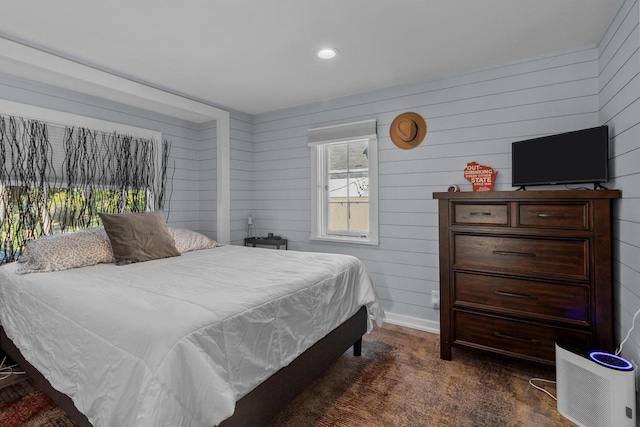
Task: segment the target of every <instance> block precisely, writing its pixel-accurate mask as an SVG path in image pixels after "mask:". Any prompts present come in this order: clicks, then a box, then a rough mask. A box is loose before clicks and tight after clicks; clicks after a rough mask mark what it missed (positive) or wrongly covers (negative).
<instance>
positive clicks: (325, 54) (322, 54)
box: [318, 47, 338, 59]
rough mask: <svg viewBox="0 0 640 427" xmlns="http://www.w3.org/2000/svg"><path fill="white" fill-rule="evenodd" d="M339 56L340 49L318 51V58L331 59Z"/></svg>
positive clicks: (327, 48)
mask: <svg viewBox="0 0 640 427" xmlns="http://www.w3.org/2000/svg"><path fill="white" fill-rule="evenodd" d="M337 54H338V49H336V48H333V47H325V48H322V49H320V50H319V51H318V58H322V59H331V58H334V57H335V56H336V55H337Z"/></svg>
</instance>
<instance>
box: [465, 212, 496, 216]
mask: <svg viewBox="0 0 640 427" xmlns="http://www.w3.org/2000/svg"><path fill="white" fill-rule="evenodd" d="M469 215H471V216H491V212H469Z"/></svg>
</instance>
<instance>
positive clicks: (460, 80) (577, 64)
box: [252, 47, 598, 330]
mask: <svg viewBox="0 0 640 427" xmlns="http://www.w3.org/2000/svg"><path fill="white" fill-rule="evenodd" d="M399 66H400V65H399ZM405 111H415V112H417V113H419V114H421V115H422V116H423V117H424V118H425V120H426V122H427V125H428V132H427V136H426V139H425V141H424V142H423V143H422V145H420V146H419V147H417V148H415V149H413V150H401V149H399V148H396V147H395V146H394V145H393V144H392V143H391V140H390V138H389V136H388V135H389V126H390V123H391V121H392V120H393V119H394V118H395V117H396V116H397V115H398V114H400V113H402V112H405ZM367 119H376V120H377V122H378V135H379V146H380V148H379V169H380V176H379V181H380V189H379V197H380V209H379V212H380V246H379V247H368V246H359V245H348V244H347V245H340V244H329V243H312V242H310V241H309V228H310V189H309V187H310V169H309V166H310V165H309V162H310V160H309V149H308V147H307V145H306V144H307V129H309V128H311V127H319V126H328V125H335V124H341V123H349V122H354V121H359V120H367ZM597 125H598V50H597V49H596V48H595V47H587V48H584V49H579V50H574V51H569V52H561V53H554V54H548V55H545V56H541V57H538V58H530V59H527V60H523V61H519V62H514V63H510V64H506V65H502V66H497V67H493V68H489V69H484V70H479V71H476V72H472V73H468V74H465V75H461V76H456V77H450V78H444V79H439V80H432V81H428V82H424V83H419V84H412V85H404V86H399V87H394V88H390V89H386V90H380V91H375V92H368V93H364V94H360V95H352V96H346V97H343V98H339V99H332V100H329V101H326V102H321V103H316V104H311V105H305V106H301V107H298V108H291V109H287V110H283V111H277V112H272V113H267V114H261V115H258V116H256V117H255V118H254V135H253V137H254V147H253V170H254V177H253V178H254V187H253V188H254V197H253V205H252V206H253V209H252V212H253V215H254V217H255V220H256V227H257V229H258V234H266V233H267V232H273V233H274V234H279V235H281V236H283V237H286V238H288V239H289V247H290V248H291V249H297V250H305V251H320V252H325V251H326V252H338V253H347V254H352V255H355V256H357V257H358V258H360V259H361V260H363V262H364V263H365V265H366V266H367V268H368V269H369V271H370V272H371V276H372V278H373V281H374V283H375V286H376V289H377V292H378V295H379V296H380V298H381V299H382V302H383V305H384V308H385V310H386V311H387V312H388V314H390V317H391V318H393V319H394V320H395V321H397V322H399V323H404V324H409V325H411V326H416V327H421V328H423V329H427V330H429V329H430V330H437V329H438V320H439V312H438V311H437V310H434V309H432V308H431V292H432V291H434V290H437V289H438V286H439V276H438V275H439V272H438V242H437V239H438V234H437V204H436V202H435V201H433V200H432V193H433V192H434V191H446V189H447V187H448V186H449V185H450V184H457V185H459V186H460V187H461V189H462V190H464V191H470V190H471V186H470V184H469V183H468V182H467V181H466V180H465V179H464V178H463V169H464V167H465V166H466V164H467V163H468V162H470V161H477V162H479V163H481V164H484V165H488V166H491V167H493V168H494V169H496V170H498V171H499V174H498V178H497V185H496V189H497V190H510V189H512V187H511V143H512V142H514V141H517V140H521V139H527V138H533V137H537V136H542V135H547V134H553V133H558V132H564V131H570V130H575V129H580V128H586V127H593V126H597Z"/></svg>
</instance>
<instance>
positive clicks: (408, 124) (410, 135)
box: [389, 112, 427, 150]
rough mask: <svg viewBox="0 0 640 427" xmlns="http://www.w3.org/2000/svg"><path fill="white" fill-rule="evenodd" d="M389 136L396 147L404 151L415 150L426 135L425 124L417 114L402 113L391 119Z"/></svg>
mask: <svg viewBox="0 0 640 427" xmlns="http://www.w3.org/2000/svg"><path fill="white" fill-rule="evenodd" d="M389 134H390V136H391V141H392V142H393V143H394V144H395V145H396V146H398V147H400V148H403V149H405V150H408V149H410V148H415V147H417V146H418V145H420V143H421V142H422V140H423V139H424V137H425V135H426V134H427V123H425V121H424V119H423V118H422V116H421V115H419V114H418V113H413V112H407V113H402V114H400V115H399V116H398V117H396V118H395V119H393V122H392V123H391V128H390V129H389Z"/></svg>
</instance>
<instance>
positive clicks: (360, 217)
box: [349, 202, 369, 233]
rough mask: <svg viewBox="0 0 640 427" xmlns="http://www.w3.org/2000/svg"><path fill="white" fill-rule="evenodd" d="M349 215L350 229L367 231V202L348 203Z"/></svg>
mask: <svg viewBox="0 0 640 427" xmlns="http://www.w3.org/2000/svg"><path fill="white" fill-rule="evenodd" d="M349 210H350V211H351V217H350V218H349V226H350V231H359V232H362V233H368V232H369V203H367V202H363V203H361V202H356V203H350V204H349Z"/></svg>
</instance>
